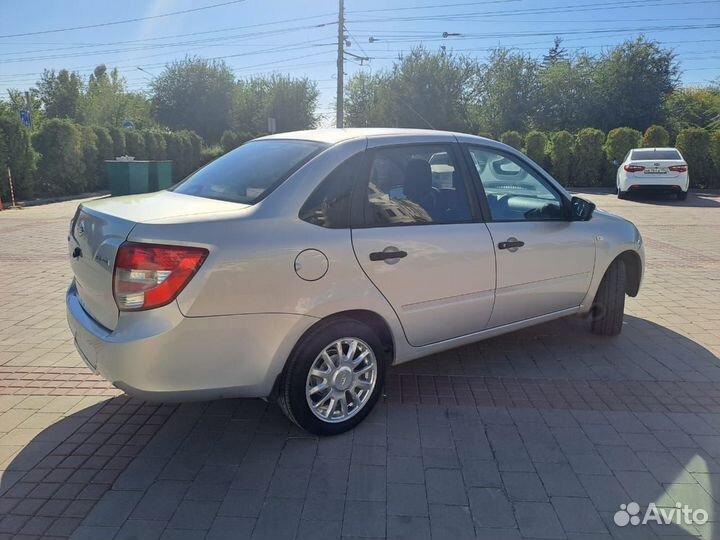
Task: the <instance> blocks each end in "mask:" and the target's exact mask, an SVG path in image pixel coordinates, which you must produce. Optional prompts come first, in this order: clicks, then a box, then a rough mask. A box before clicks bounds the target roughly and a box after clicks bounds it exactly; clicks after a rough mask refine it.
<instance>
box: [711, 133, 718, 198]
mask: <svg viewBox="0 0 720 540" xmlns="http://www.w3.org/2000/svg"><path fill="white" fill-rule="evenodd" d="M710 158H711V159H712V162H713V165H715V173H716V174H720V131H713V132H712V134H711V135H710ZM719 182H720V179H718V178H716V180H715V184H716V185H717V184H718V183H719Z"/></svg>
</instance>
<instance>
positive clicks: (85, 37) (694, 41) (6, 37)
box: [0, 0, 720, 124]
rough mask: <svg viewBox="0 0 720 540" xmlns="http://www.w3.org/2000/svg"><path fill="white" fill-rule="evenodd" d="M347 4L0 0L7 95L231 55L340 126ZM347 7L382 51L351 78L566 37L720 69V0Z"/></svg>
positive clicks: (694, 80) (707, 77)
mask: <svg viewBox="0 0 720 540" xmlns="http://www.w3.org/2000/svg"><path fill="white" fill-rule="evenodd" d="M205 8H207V9H205ZM337 10H338V0H312V1H309V0H294V1H293V0H234V1H231V0H122V1H121V2H119V1H117V0H29V1H24V2H18V1H17V0H0V95H2V96H3V97H4V96H5V95H6V90H7V89H8V88H18V89H26V88H29V87H31V86H33V85H34V83H35V82H36V81H37V79H38V77H39V75H40V74H41V73H42V71H43V69H55V70H58V69H62V68H66V69H72V70H77V71H79V72H80V73H81V74H82V75H84V76H87V75H89V74H90V73H91V72H92V69H93V67H94V66H96V65H97V64H101V63H104V64H106V65H107V66H108V67H109V68H113V67H118V68H119V70H120V72H121V74H122V75H123V76H124V77H125V78H126V80H127V82H128V87H129V89H131V90H135V91H142V90H146V89H147V88H148V85H149V83H150V82H151V81H152V78H153V77H154V76H157V75H158V74H160V73H161V72H162V70H163V66H164V65H165V64H166V63H167V62H169V61H172V60H173V59H181V58H183V57H185V56H186V55H198V56H203V57H207V58H222V59H223V60H224V61H225V62H226V63H227V64H228V66H230V67H231V68H232V69H233V70H234V71H235V73H236V76H237V77H238V78H243V77H248V76H252V75H258V74H266V73H271V72H273V71H276V72H281V73H286V74H290V75H294V76H307V77H309V78H311V79H314V80H316V81H317V83H318V87H319V90H320V106H319V112H320V113H321V114H323V115H325V120H324V122H323V123H324V124H329V123H331V119H332V118H333V114H334V113H333V104H334V102H335V84H336V75H335V72H336V63H335V62H336V42H337ZM345 10H346V17H345V18H346V24H345V27H346V38H347V40H348V41H349V42H350V46H349V47H347V50H348V51H349V52H350V53H352V54H354V55H356V56H359V57H369V58H370V60H369V61H363V62H362V65H361V63H360V62H359V61H357V59H356V58H354V57H352V56H349V57H348V61H347V62H346V64H345V70H344V71H345V76H346V77H347V76H351V75H352V74H353V73H356V72H358V71H360V70H368V71H377V70H382V69H383V68H386V67H389V66H391V65H392V62H393V59H395V58H397V56H398V54H400V53H402V52H404V51H405V52H406V51H408V50H410V49H411V48H412V47H414V46H416V45H418V44H424V45H425V46H426V47H427V48H429V49H431V50H437V49H438V48H439V47H442V46H444V47H446V48H447V49H448V50H453V51H455V52H457V53H462V54H467V55H470V56H474V57H477V58H479V59H481V60H482V59H484V58H486V57H487V56H488V54H489V51H490V50H492V49H493V48H496V47H507V48H513V49H515V50H518V51H522V52H525V53H527V54H530V55H532V56H536V57H542V55H543V54H544V53H546V52H547V49H548V48H549V47H550V46H552V42H553V38H554V36H556V35H557V36H560V37H561V38H563V40H564V41H563V45H564V46H565V47H566V48H567V49H568V52H571V53H572V52H576V51H579V50H582V49H585V50H587V51H588V52H590V53H598V52H601V51H603V50H607V49H608V48H610V47H612V46H613V45H616V44H618V43H621V42H622V41H624V40H626V39H633V38H635V37H637V36H638V35H639V34H641V33H643V34H644V35H645V36H647V37H648V38H651V39H655V40H657V41H659V42H661V44H662V45H663V46H665V47H668V48H672V49H673V50H674V51H675V53H676V54H677V58H678V60H679V62H680V67H681V69H682V82H683V84H685V85H687V86H703V85H707V84H708V83H710V82H711V81H716V80H718V78H719V77H720V0H606V1H604V2H601V1H599V0H576V1H574V2H573V1H568V0H478V1H474V2H471V1H468V0H464V1H463V0H435V1H434V2H433V1H431V0H420V1H415V2H413V1H411V0H345ZM183 11H184V13H175V12H183ZM173 13H175V14H173ZM130 19H132V20H131V21H129V22H121V21H128V20H130ZM78 27H85V28H78ZM138 68H140V69H138Z"/></svg>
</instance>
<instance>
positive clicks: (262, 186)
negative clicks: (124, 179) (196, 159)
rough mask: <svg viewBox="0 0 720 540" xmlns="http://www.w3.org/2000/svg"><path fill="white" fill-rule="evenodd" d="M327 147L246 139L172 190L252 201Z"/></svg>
mask: <svg viewBox="0 0 720 540" xmlns="http://www.w3.org/2000/svg"><path fill="white" fill-rule="evenodd" d="M326 147H327V145H326V144H324V143H319V142H313V141H299V140H265V141H253V142H249V143H247V144H244V145H243V146H241V147H239V148H237V149H235V150H233V151H232V152H230V153H228V154H225V155H224V156H222V157H220V158H218V159H216V160H215V161H213V162H212V163H209V164H208V165H206V166H205V167H203V168H202V169H200V170H199V171H197V172H196V173H195V174H193V175H191V176H189V177H188V178H187V179H185V180H184V181H183V182H181V183H180V184H178V185H177V186H175V187H174V188H172V191H175V192H177V193H183V194H185V195H195V196H196V197H206V198H208V199H220V200H223V201H231V202H238V203H244V204H254V203H256V202H257V201H259V200H260V199H262V198H264V197H265V196H267V195H268V194H269V193H270V192H272V190H274V189H275V188H276V187H277V186H279V185H280V184H282V182H283V181H284V180H285V179H286V178H288V177H289V176H290V175H291V174H292V173H294V172H295V171H296V170H298V169H299V168H300V167H301V166H302V165H304V164H305V163H306V162H308V161H309V160H310V159H311V158H312V157H313V156H315V155H316V154H318V153H319V152H320V151H321V150H323V149H324V148H326Z"/></svg>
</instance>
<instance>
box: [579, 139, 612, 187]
mask: <svg viewBox="0 0 720 540" xmlns="http://www.w3.org/2000/svg"><path fill="white" fill-rule="evenodd" d="M604 141H605V134H604V133H603V132H602V131H600V130H599V129H595V128H584V129H581V130H580V131H579V132H578V134H577V137H576V138H575V162H574V164H575V166H574V172H573V179H572V185H573V186H583V187H590V186H599V185H601V184H602V183H603V182H602V178H603V166H604V164H605V156H604V155H603V142H604Z"/></svg>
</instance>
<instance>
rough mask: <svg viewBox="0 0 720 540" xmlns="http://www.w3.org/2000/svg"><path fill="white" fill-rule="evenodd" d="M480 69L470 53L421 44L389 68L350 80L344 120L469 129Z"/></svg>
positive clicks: (356, 124) (355, 123) (352, 123)
mask: <svg viewBox="0 0 720 540" xmlns="http://www.w3.org/2000/svg"><path fill="white" fill-rule="evenodd" d="M479 73H480V69H479V67H478V65H477V62H476V61H475V60H472V59H470V58H468V57H464V56H456V55H454V54H452V53H449V52H445V51H440V52H437V53H433V52H429V51H428V50H427V49H424V48H423V47H417V48H415V49H413V50H412V51H411V52H410V53H408V54H406V55H403V56H401V57H400V58H399V59H398V61H397V62H396V63H395V64H394V65H393V67H392V68H391V69H390V70H385V71H382V72H380V73H377V74H375V75H364V74H363V75H357V76H354V77H351V78H350V79H349V80H348V83H347V86H346V88H347V99H346V100H345V105H346V107H347V110H348V116H347V118H346V119H345V123H346V126H348V127H363V126H389V127H410V128H425V129H427V128H429V127H433V128H435V129H448V130H459V131H470V130H472V124H471V122H470V121H469V120H468V119H469V118H470V117H471V116H472V115H471V114H470V105H471V103H472V101H473V99H474V93H475V91H476V87H477V81H478V77H479ZM473 131H474V130H473Z"/></svg>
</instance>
